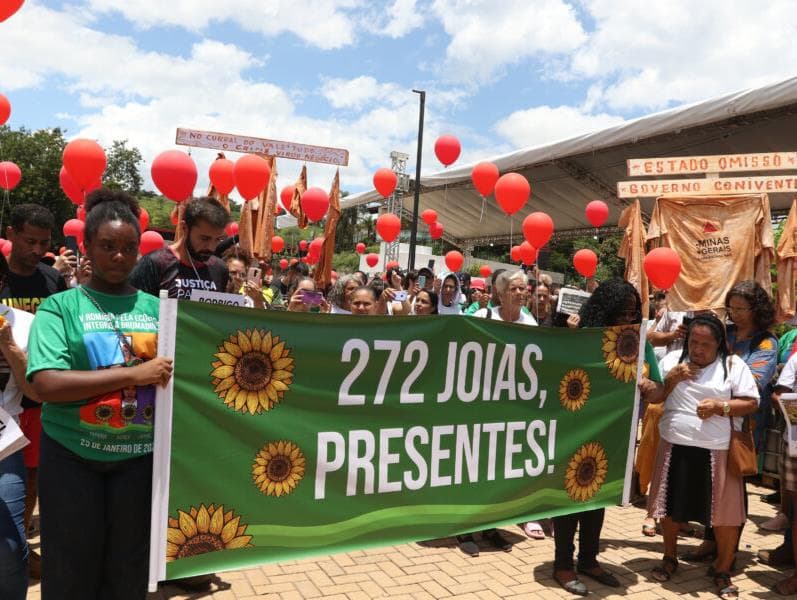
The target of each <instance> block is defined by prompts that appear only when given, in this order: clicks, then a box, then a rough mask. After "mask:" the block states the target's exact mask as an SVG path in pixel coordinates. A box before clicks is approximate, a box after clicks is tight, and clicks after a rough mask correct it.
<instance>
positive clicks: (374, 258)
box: [365, 253, 379, 269]
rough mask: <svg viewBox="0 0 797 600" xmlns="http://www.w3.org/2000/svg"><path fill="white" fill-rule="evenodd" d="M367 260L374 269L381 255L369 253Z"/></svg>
mask: <svg viewBox="0 0 797 600" xmlns="http://www.w3.org/2000/svg"><path fill="white" fill-rule="evenodd" d="M365 262H366V263H367V264H368V266H369V267H371V268H372V269H373V268H374V267H375V266H376V263H378V262H379V255H378V254H373V253H371V254H368V255H367V256H366V257H365Z"/></svg>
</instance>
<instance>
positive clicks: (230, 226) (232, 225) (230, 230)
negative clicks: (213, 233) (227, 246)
mask: <svg viewBox="0 0 797 600" xmlns="http://www.w3.org/2000/svg"><path fill="white" fill-rule="evenodd" d="M224 233H226V234H227V237H234V236H235V234H237V233H238V223H236V222H235V221H230V222H229V223H227V226H226V227H225V228H224Z"/></svg>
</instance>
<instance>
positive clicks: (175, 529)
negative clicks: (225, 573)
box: [166, 504, 252, 562]
mask: <svg viewBox="0 0 797 600" xmlns="http://www.w3.org/2000/svg"><path fill="white" fill-rule="evenodd" d="M246 528H247V526H246V525H244V524H243V523H241V517H240V516H235V511H232V510H228V511H227V512H225V511H224V506H221V505H220V506H218V507H217V506H215V505H214V504H211V505H209V506H207V507H206V506H205V505H204V504H200V505H199V508H194V507H193V506H192V507H191V508H190V509H189V510H188V512H186V511H183V510H178V511H177V517H176V518H175V517H169V528H168V529H167V530H166V560H167V561H169V562H170V561H173V560H177V559H180V558H188V557H189V556H196V555H198V554H205V553H207V552H216V551H218V550H233V549H235V548H251V547H252V544H250V543H249V542H250V541H251V540H252V536H251V535H246Z"/></svg>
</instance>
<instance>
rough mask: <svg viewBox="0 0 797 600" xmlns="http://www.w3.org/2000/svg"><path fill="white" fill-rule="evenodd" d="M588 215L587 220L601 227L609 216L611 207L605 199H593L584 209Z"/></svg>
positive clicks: (594, 225)
mask: <svg viewBox="0 0 797 600" xmlns="http://www.w3.org/2000/svg"><path fill="white" fill-rule="evenodd" d="M584 212H585V213H586V215H587V221H589V222H590V223H592V226H593V227H600V226H601V225H603V224H604V223H605V222H606V219H608V218H609V207H608V206H606V203H605V202H604V201H603V200H593V201H592V202H590V203H589V204H587V207H586V208H585V209H584Z"/></svg>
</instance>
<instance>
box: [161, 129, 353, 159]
mask: <svg viewBox="0 0 797 600" xmlns="http://www.w3.org/2000/svg"><path fill="white" fill-rule="evenodd" d="M175 141H176V143H177V144H178V145H180V146H193V147H195V148H212V149H213V150H222V151H228V152H244V153H247V154H267V155H269V156H279V157H280V158H290V159H293V160H300V161H303V162H314V163H326V164H329V165H339V166H344V167H345V166H346V165H348V164H349V151H348V150H344V149H342V148H327V147H325V146H310V145H308V144H297V143H294V142H281V141H279V140H267V139H263V138H256V137H250V136H244V135H235V134H233V133H217V132H215V131H200V130H198V129H184V128H182V127H178V128H177V137H176V140H175Z"/></svg>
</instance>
